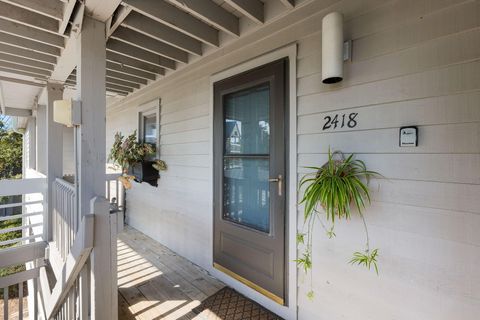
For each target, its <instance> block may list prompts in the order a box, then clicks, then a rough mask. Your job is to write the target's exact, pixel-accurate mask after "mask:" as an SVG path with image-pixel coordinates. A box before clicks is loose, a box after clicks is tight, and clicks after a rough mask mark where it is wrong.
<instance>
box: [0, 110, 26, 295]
mask: <svg viewBox="0 0 480 320" xmlns="http://www.w3.org/2000/svg"><path fill="white" fill-rule="evenodd" d="M9 121H10V119H9V117H7V116H3V115H0V179H17V178H21V174H22V150H23V148H22V144H23V141H22V140H23V139H22V135H21V134H19V133H16V132H14V131H13V130H11V128H9V126H8V123H9ZM11 198H12V197H0V204H6V203H8V202H9V200H11ZM21 200H22V199H21V196H20V197H19V196H13V202H21ZM19 213H21V207H17V208H14V209H13V214H19ZM21 225H22V219H12V220H5V221H0V229H10V228H14V227H18V226H21ZM21 237H22V231H21V230H17V231H10V232H6V233H1V234H0V242H3V241H8V240H12V239H16V238H21ZM13 245H15V244H8V245H2V246H0V250H1V249H4V248H7V247H11V246H13ZM24 270H25V266H24V265H23V264H22V265H16V266H10V267H7V268H0V277H4V276H7V275H10V274H14V273H17V272H21V271H24ZM9 296H10V298H15V297H18V286H13V287H10V290H9ZM0 299H3V292H2V293H1V294H0Z"/></svg>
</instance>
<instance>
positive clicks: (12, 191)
mask: <svg viewBox="0 0 480 320" xmlns="http://www.w3.org/2000/svg"><path fill="white" fill-rule="evenodd" d="M46 182H47V180H46V179H45V178H32V179H4V180H0V196H15V195H19V194H29V193H44V192H45V191H46V188H47V183H46Z"/></svg>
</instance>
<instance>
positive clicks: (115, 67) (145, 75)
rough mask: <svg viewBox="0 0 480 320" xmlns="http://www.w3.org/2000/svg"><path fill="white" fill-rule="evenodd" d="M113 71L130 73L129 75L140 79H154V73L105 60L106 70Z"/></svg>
mask: <svg viewBox="0 0 480 320" xmlns="http://www.w3.org/2000/svg"><path fill="white" fill-rule="evenodd" d="M108 70H110V71H115V72H118V73H122V74H125V75H130V76H135V77H138V78H141V79H145V80H155V79H156V77H155V74H153V73H150V72H146V71H143V70H139V69H135V68H132V67H129V66H126V65H123V64H121V63H115V62H112V61H107V71H108Z"/></svg>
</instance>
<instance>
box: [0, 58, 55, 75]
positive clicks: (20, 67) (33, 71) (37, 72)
mask: <svg viewBox="0 0 480 320" xmlns="http://www.w3.org/2000/svg"><path fill="white" fill-rule="evenodd" d="M0 67H3V68H8V69H12V70H18V71H24V72H28V73H30V74H34V75H39V76H43V77H45V76H49V75H50V71H48V70H43V69H38V68H34V67H28V66H24V65H21V64H17V63H12V62H6V61H0Z"/></svg>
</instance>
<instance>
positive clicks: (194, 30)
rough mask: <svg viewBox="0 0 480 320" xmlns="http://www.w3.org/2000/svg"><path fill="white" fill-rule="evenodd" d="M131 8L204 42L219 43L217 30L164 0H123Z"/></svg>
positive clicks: (214, 44) (215, 44) (216, 44)
mask: <svg viewBox="0 0 480 320" xmlns="http://www.w3.org/2000/svg"><path fill="white" fill-rule="evenodd" d="M124 3H126V4H127V5H129V6H131V7H132V8H133V10H135V11H137V12H140V13H141V14H143V15H144V16H147V17H149V18H151V19H154V20H157V21H158V22H161V23H163V24H166V25H168V26H169V27H171V28H173V29H176V30H178V31H180V32H183V33H185V34H187V35H189V36H190V37H193V38H196V39H197V40H200V41H202V42H204V43H207V44H210V45H213V46H217V47H218V45H219V40H218V30H216V29H215V28H213V27H211V26H209V25H208V24H206V23H204V22H202V21H200V20H198V19H197V18H195V17H193V16H192V15H190V14H188V13H186V12H185V11H182V10H180V9H179V8H177V7H175V6H174V5H171V4H168V3H166V2H164V1H150V0H124Z"/></svg>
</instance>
